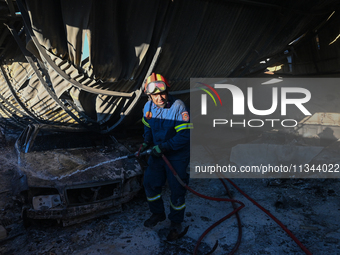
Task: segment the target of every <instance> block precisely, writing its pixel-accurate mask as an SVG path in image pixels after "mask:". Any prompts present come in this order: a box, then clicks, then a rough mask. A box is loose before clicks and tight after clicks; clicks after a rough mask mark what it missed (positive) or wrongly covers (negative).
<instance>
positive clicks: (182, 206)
mask: <svg viewBox="0 0 340 255" xmlns="http://www.w3.org/2000/svg"><path fill="white" fill-rule="evenodd" d="M170 205H171V207H172V208H173V209H174V210H176V211H179V210H182V209H184V208H185V203H184V204H182V205H180V206H174V205H173V204H172V203H171V201H170Z"/></svg>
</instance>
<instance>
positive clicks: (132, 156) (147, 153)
mask: <svg viewBox="0 0 340 255" xmlns="http://www.w3.org/2000/svg"><path fill="white" fill-rule="evenodd" d="M150 154H151V149H149V150H146V151H143V152H141V153H139V157H140V156H144V155H150ZM137 156H138V151H137V152H135V153H133V154H130V155H128V158H134V157H136V158H137Z"/></svg>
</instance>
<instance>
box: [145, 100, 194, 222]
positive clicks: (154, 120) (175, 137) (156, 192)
mask: <svg viewBox="0 0 340 255" xmlns="http://www.w3.org/2000/svg"><path fill="white" fill-rule="evenodd" d="M142 121H143V123H144V125H145V127H144V140H145V142H147V143H153V144H155V145H160V147H161V148H162V149H164V150H165V152H164V155H165V156H166V157H167V159H168V160H169V161H170V163H171V165H172V166H173V167H174V169H175V170H176V172H177V174H178V176H179V177H180V178H181V179H182V180H183V181H184V182H185V183H188V182H189V174H187V172H186V169H187V167H188V164H189V158H190V129H191V128H192V127H193V125H192V124H191V123H189V113H188V111H187V109H186V107H185V105H184V103H183V102H182V101H181V100H179V99H175V98H174V97H172V96H170V95H169V97H168V103H167V105H166V106H165V107H164V108H160V107H158V106H156V105H155V104H154V103H153V102H152V101H148V102H147V103H146V104H145V106H144V114H143V119H142ZM148 165H149V166H148V168H147V169H146V171H145V175H144V187H145V193H146V196H147V200H148V204H149V207H150V210H151V212H152V213H163V212H164V205H163V200H162V195H161V192H162V186H163V185H164V184H165V181H166V179H168V184H169V186H170V190H171V198H170V214H169V219H170V220H171V221H173V222H176V223H181V222H182V221H183V219H184V211H185V193H186V189H185V188H184V187H182V185H181V184H180V183H179V182H178V181H177V179H176V178H175V177H174V176H173V174H172V172H171V170H170V169H169V167H168V166H167V165H166V163H165V162H164V160H163V159H162V158H157V157H155V156H150V158H149V161H148Z"/></svg>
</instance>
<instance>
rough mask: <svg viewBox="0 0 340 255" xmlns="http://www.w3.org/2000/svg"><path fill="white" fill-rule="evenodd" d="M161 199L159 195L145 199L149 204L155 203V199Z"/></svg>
mask: <svg viewBox="0 0 340 255" xmlns="http://www.w3.org/2000/svg"><path fill="white" fill-rule="evenodd" d="M160 198H161V194H158V195H157V196H154V197H147V200H148V201H149V202H152V201H155V200H157V199H160Z"/></svg>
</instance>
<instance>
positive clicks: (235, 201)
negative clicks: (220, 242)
mask: <svg viewBox="0 0 340 255" xmlns="http://www.w3.org/2000/svg"><path fill="white" fill-rule="evenodd" d="M162 158H163V160H164V161H165V163H166V164H167V165H168V167H169V168H170V170H171V172H172V173H173V175H174V176H175V177H176V179H177V180H178V182H179V183H180V184H181V185H182V186H183V187H185V188H186V189H187V190H189V191H190V192H192V193H193V194H195V195H197V196H199V197H202V198H205V199H209V200H213V201H227V202H234V203H238V204H240V205H241V206H239V207H238V208H236V209H235V208H234V209H235V210H234V211H232V212H231V213H229V214H228V215H226V216H225V217H223V218H222V219H220V220H219V221H217V222H215V223H214V224H213V225H211V226H210V227H209V228H208V229H207V230H205V231H204V233H203V234H202V235H201V236H200V238H199V239H198V241H197V243H196V246H195V249H194V254H196V252H197V249H198V246H199V245H200V243H201V241H202V239H203V238H204V236H205V235H206V234H207V233H208V232H209V231H210V230H212V229H213V228H214V227H216V226H217V225H219V224H220V223H221V222H223V221H225V220H226V219H228V218H230V217H231V216H232V215H233V214H235V213H237V212H238V211H239V210H241V209H242V208H243V207H244V206H245V205H244V204H243V203H242V202H241V201H238V200H234V199H227V198H215V197H209V196H205V195H202V194H200V193H198V192H197V191H195V190H193V189H192V188H190V187H189V186H188V185H186V184H185V183H184V182H183V181H182V180H181V178H180V177H179V176H178V175H177V172H176V171H175V169H174V168H173V167H172V165H171V163H170V162H169V161H168V159H167V158H166V157H165V156H164V155H162ZM224 179H226V180H227V181H228V182H229V183H230V184H231V185H233V186H234V188H236V189H237V190H238V191H239V192H240V193H241V194H242V195H243V196H245V197H246V198H247V199H248V200H249V201H251V202H252V203H253V204H254V205H256V206H257V207H258V208H260V209H261V210H262V211H263V212H265V213H266V214H267V215H268V216H269V217H270V218H272V219H273V220H274V221H275V222H276V223H277V224H278V225H279V226H280V227H281V228H282V229H283V230H284V231H285V232H286V233H287V234H288V235H289V236H290V237H291V238H292V239H293V240H294V242H296V243H297V245H299V247H300V248H301V249H302V250H303V251H304V252H305V253H306V254H307V255H312V253H311V252H310V251H309V250H308V249H307V248H306V247H305V246H304V245H303V244H302V243H301V242H300V241H299V239H297V238H296V237H295V236H294V235H293V233H292V232H290V230H289V229H288V228H287V227H286V226H285V225H283V224H282V223H281V222H280V221H279V220H278V219H277V218H276V217H275V216H274V215H272V214H271V213H270V212H268V211H267V210H266V209H265V208H263V207H262V206H261V205H260V204H258V203H257V202H256V201H255V200H254V199H252V198H251V197H249V196H248V195H247V194H246V193H245V192H243V191H242V190H241V189H240V188H239V187H238V186H237V185H236V184H235V183H234V182H232V181H231V180H230V179H228V178H224ZM221 181H222V183H223V185H224V186H225V183H224V182H223V180H221ZM225 187H226V186H225ZM226 189H227V188H226ZM227 191H228V189H227ZM235 251H236V249H235V248H234V249H233V251H232V253H234V252H235Z"/></svg>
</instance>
